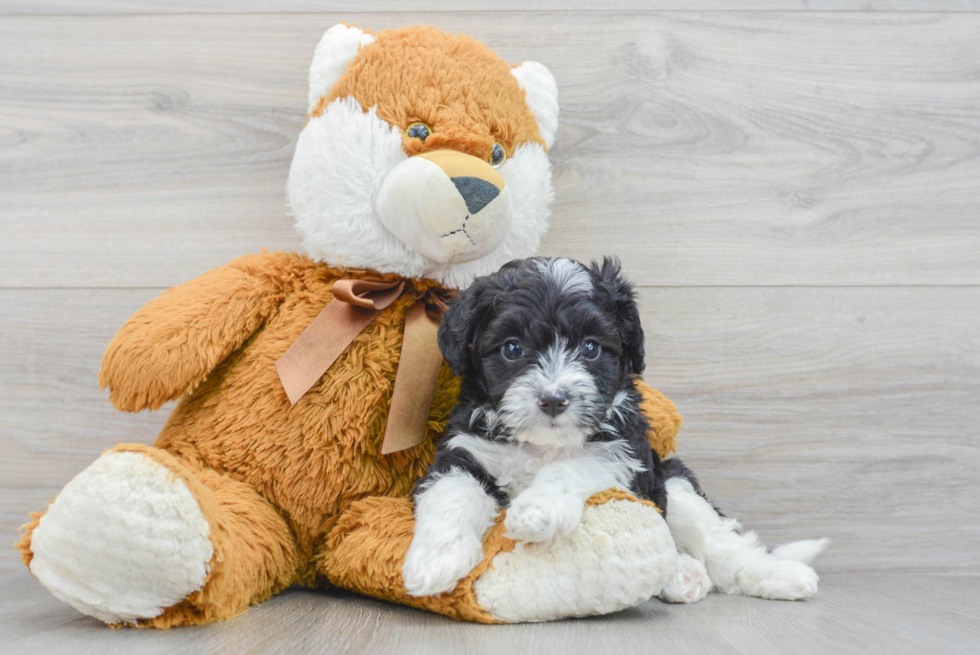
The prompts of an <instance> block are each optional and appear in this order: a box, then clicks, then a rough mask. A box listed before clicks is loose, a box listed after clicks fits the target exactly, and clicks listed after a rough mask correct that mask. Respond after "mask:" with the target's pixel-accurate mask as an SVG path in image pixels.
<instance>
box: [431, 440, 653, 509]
mask: <svg viewBox="0 0 980 655" xmlns="http://www.w3.org/2000/svg"><path fill="white" fill-rule="evenodd" d="M446 446H447V447H448V448H452V449H461V450H465V451H466V452H468V453H469V454H470V455H471V456H472V457H473V458H474V459H475V460H476V461H477V462H478V463H479V464H480V466H482V467H483V470H485V471H486V472H487V474H488V475H490V477H492V478H494V480H495V481H496V483H497V486H498V487H500V488H501V489H503V490H504V491H505V492H506V493H507V495H508V496H510V497H511V498H513V497H515V496H517V495H518V494H520V493H521V492H522V491H524V490H525V489H527V488H528V487H530V486H531V484H532V483H533V482H534V478H535V476H536V475H537V474H538V472H539V471H540V470H541V469H542V468H544V467H545V466H547V465H548V464H553V463H555V462H561V461H566V460H572V459H585V458H587V459H596V460H600V461H602V462H604V463H606V464H608V465H610V466H611V467H612V469H613V470H614V472H615V477H616V478H617V480H618V482H619V483H620V485H621V486H622V487H623V488H628V486H629V483H630V481H631V480H632V478H633V475H634V474H635V473H636V472H637V471H641V470H643V466H642V464H640V462H638V461H637V460H636V459H635V458H633V456H632V455H631V453H630V452H629V446H628V445H627V444H626V443H625V442H622V441H614V442H608V443H606V442H597V443H585V444H582V445H580V446H568V447H548V446H539V445H535V444H529V443H515V442H497V441H488V440H486V439H481V438H479V437H476V436H474V435H472V434H466V433H461V434H457V435H455V436H453V437H450V438H449V440H448V441H447V442H446Z"/></svg>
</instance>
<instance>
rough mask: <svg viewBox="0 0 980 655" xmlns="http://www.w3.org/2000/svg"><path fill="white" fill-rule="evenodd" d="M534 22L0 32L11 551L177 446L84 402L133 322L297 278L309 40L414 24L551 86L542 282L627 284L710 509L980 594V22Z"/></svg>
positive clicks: (457, 6) (702, 12) (3, 387)
mask: <svg viewBox="0 0 980 655" xmlns="http://www.w3.org/2000/svg"><path fill="white" fill-rule="evenodd" d="M527 4H528V3H524V2H502V3H495V11H492V12H479V11H474V10H472V8H473V7H476V6H478V5H477V3H466V2H450V1H448V0H446V1H441V0H429V1H423V2H421V3H415V5H416V6H417V8H418V9H419V11H420V12H421V13H414V14H409V13H390V10H397V9H398V8H399V7H400V6H402V3H396V2H394V1H393V0H392V1H385V2H379V3H372V5H371V9H370V10H365V11H362V12H361V13H358V12H351V11H342V9H343V4H342V3H322V2H310V1H305V0H290V1H289V2H283V3H276V4H275V5H273V4H272V3H265V2H260V1H259V0H249V1H247V2H236V3H232V2H228V1H221V0H209V1H207V2H193V3H191V2H173V3H169V4H166V5H164V4H161V3H159V2H153V1H151V0H129V1H125V0H118V1H111V0H87V1H84V2H71V3H68V2H63V1H58V0H38V1H36V2H32V3H23V2H19V3H15V2H10V1H7V0H0V544H7V543H10V542H12V541H13V540H14V539H15V530H16V526H17V525H19V524H20V523H21V522H22V521H23V519H24V517H25V516H26V514H27V512H29V511H32V510H37V509H40V508H42V507H43V505H44V503H45V502H47V501H48V500H50V498H51V497H52V496H53V495H54V494H55V493H56V492H57V491H58V489H59V488H60V487H61V486H62V485H63V484H64V483H65V482H66V481H67V480H68V479H69V478H70V477H71V476H72V475H73V474H74V473H76V472H78V471H79V470H81V469H82V468H83V467H84V466H85V465H86V464H87V463H88V462H90V461H91V460H92V459H94V458H95V457H96V456H97V454H98V453H99V451H100V450H102V449H104V448H107V447H109V446H111V445H113V444H114V443H117V442H119V441H144V442H150V441H152V439H153V437H154V435H155V432H156V431H157V430H158V429H159V427H160V426H161V425H162V423H163V421H164V420H165V418H166V414H167V412H168V408H165V409H163V410H161V411H160V412H158V413H155V414H144V415H123V414H117V413H115V412H114V411H113V410H112V408H111V406H110V405H109V404H108V402H107V401H106V398H105V394H103V393H101V392H100V391H99V390H98V388H97V384H96V379H95V377H96V372H97V370H98V365H99V360H100V357H101V354H102V351H103V350H104V348H105V346H106V344H107V343H108V341H109V339H111V337H112V335H113V334H114V332H115V330H116V329H118V327H119V326H120V325H121V324H122V323H123V322H124V321H125V319H126V318H127V317H128V316H129V315H130V314H131V313H132V312H134V311H135V310H136V309H138V308H139V307H140V306H141V305H142V304H143V303H145V302H146V301H147V300H149V299H150V298H153V297H155V296H156V295H158V294H159V293H160V292H161V291H162V290H163V289H164V288H166V287H169V286H172V285H176V284H179V283H181V282H183V281H185V280H187V279H189V278H191V277H194V276H196V275H198V274H200V273H202V272H203V271H205V270H207V269H209V268H212V267H214V266H219V265H221V264H224V263H226V262H227V261H228V260H230V259H232V258H234V257H236V256H238V255H241V254H243V253H245V252H252V251H257V250H259V249H260V248H262V247H268V248H270V249H276V248H283V249H295V248H298V247H299V241H298V238H297V237H296V236H295V234H294V233H293V231H292V226H291V223H290V219H289V218H288V216H287V215H286V208H285V201H284V186H285V179H286V174H287V171H288V168H289V160H290V157H291V154H292V149H293V147H294V144H295V140H296V135H297V134H298V133H299V130H300V129H301V127H302V124H303V120H304V115H303V114H304V107H305V94H306V89H305V78H306V73H307V70H308V65H309V59H310V56H311V54H312V50H313V47H314V45H315V44H316V42H317V40H318V38H319V36H320V34H322V32H323V31H324V30H325V29H326V28H327V27H329V26H330V25H332V24H334V23H336V22H338V21H340V20H345V21H356V22H357V23H359V24H360V25H362V26H365V27H371V28H372V29H383V28H386V27H394V26H401V25H406V24H412V23H416V22H425V23H432V24H437V25H439V26H441V27H443V28H445V29H447V30H451V31H464V32H467V33H469V34H472V35H474V36H476V37H477V38H479V39H481V40H483V41H485V42H486V43H488V44H489V45H491V46H492V47H493V48H494V49H495V50H496V51H497V52H499V53H500V54H501V55H502V56H504V57H506V58H507V59H508V60H510V61H512V62H519V61H521V60H523V59H535V60H538V61H541V62H543V63H545V64H546V65H547V66H549V68H550V69H551V70H552V72H553V73H554V74H555V76H556V78H557V80H558V85H559V89H560V93H561V103H562V126H561V129H560V131H559V135H558V142H557V144H556V147H555V148H554V149H553V152H552V155H553V161H554V165H555V172H556V180H555V187H556V195H557V201H556V204H555V217H554V220H553V227H552V230H551V232H550V233H549V235H548V236H547V238H546V239H545V246H544V251H545V253H546V254H556V255H557V254H562V255H569V256H573V257H578V258H583V259H584V258H590V257H596V256H601V255H602V254H607V253H616V254H619V255H620V256H621V257H622V258H623V260H624V262H625V263H626V265H627V267H628V269H629V270H630V272H631V273H632V275H633V276H634V277H635V278H636V279H637V280H638V281H639V282H640V284H641V293H642V299H643V308H644V319H645V325H646V328H647V334H648V338H647V341H648V343H647V345H648V351H649V353H650V356H649V362H648V364H649V369H648V374H647V378H648V380H649V381H650V382H651V383H653V384H655V385H656V386H659V387H660V388H661V389H663V390H664V391H665V392H666V393H667V394H668V395H669V396H670V397H671V398H673V399H674V400H675V401H676V402H677V403H678V405H679V407H680V409H681V411H682V412H683V413H684V415H685V418H686V423H685V429H684V431H683V433H682V439H681V448H682V451H681V454H682V455H684V456H685V457H686V458H687V460H688V461H689V463H690V464H691V465H692V466H693V467H694V468H695V470H697V471H698V472H699V473H700V475H701V477H702V481H703V483H704V486H705V487H706V489H707V490H708V491H709V493H710V494H711V495H712V496H713V497H714V498H715V499H716V501H717V502H718V504H719V505H720V506H721V507H723V508H725V509H727V510H728V511H729V512H730V513H732V514H734V515H736V516H738V517H740V518H741V519H742V520H743V523H744V524H746V525H747V526H748V527H751V528H754V529H757V530H758V531H759V532H760V533H761V534H762V535H763V536H764V537H765V538H766V539H767V540H770V541H773V542H775V541H779V540H783V539H790V538H794V537H803V536H829V537H831V538H833V539H834V545H833V547H832V548H831V550H830V551H828V553H827V554H826V556H825V558H824V559H823V564H822V567H821V569H822V570H824V571H852V570H871V569H875V570H921V571H936V572H951V571H962V572H971V573H978V572H980V548H978V545H980V509H978V504H977V503H976V500H975V499H976V497H977V492H980V439H978V430H980V429H978V426H980V38H978V36H977V35H978V34H980V13H973V12H972V11H970V10H975V9H978V8H980V4H978V3H976V2H971V1H969V0H962V1H957V0H943V1H938V2H926V1H924V0H892V1H880V2H879V1H874V2H852V1H850V0H827V1H824V2H818V1H817V0H811V1H809V2H808V1H807V0H735V1H732V2H727V1H726V2H722V1H721V0H715V1H712V0H697V1H694V2H681V1H673V2H652V3H651V2H644V3H640V2H636V1H635V0H634V1H629V0H615V1H611V2H607V3H603V7H604V9H603V10H601V11H600V10H596V9H594V6H595V5H594V3H585V2H570V3H569V2H561V3H559V2H551V3H545V4H538V5H536V9H539V11H522V9H523V8H524V7H525V6H527ZM641 5H642V7H641ZM569 7H571V8H574V10H570V9H569ZM540 9H544V11H540ZM578 9H581V10H578ZM311 11H315V12H319V13H303V12H311ZM2 535H6V537H4V536H2ZM15 562H16V555H15V553H14V552H13V551H12V550H11V549H10V548H0V571H2V570H3V569H6V568H9V567H12V566H15V565H16V564H15Z"/></svg>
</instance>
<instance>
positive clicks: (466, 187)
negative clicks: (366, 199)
mask: <svg viewBox="0 0 980 655" xmlns="http://www.w3.org/2000/svg"><path fill="white" fill-rule="evenodd" d="M375 210H376V211H377V214H378V217H379V218H380V219H381V222H382V224H383V225H384V226H385V227H386V228H387V229H388V230H389V231H391V233H392V234H394V235H395V236H396V237H398V238H399V239H400V240H401V241H403V242H404V243H405V244H406V245H408V246H409V247H411V248H412V249H413V250H415V251H417V252H419V253H421V254H422V255H424V256H425V257H427V258H428V259H430V260H432V261H434V262H437V263H440V264H457V263H462V262H468V261H472V260H474V259H479V258H480V257H483V256H485V255H488V254H489V253H491V252H493V251H494V250H496V249H497V247H499V246H500V244H501V242H502V241H503V240H504V237H505V236H506V235H507V232H508V231H509V230H510V222H511V214H512V204H511V197H510V190H509V189H508V187H507V184H506V182H505V181H504V178H503V176H502V175H501V174H500V173H499V172H497V170H496V169H494V168H493V167H491V166H490V165H489V164H488V163H487V162H485V161H483V160H481V159H478V158H476V157H473V156H472V155H467V154H465V153H462V152H457V151H455V150H436V151H432V152H427V153H423V154H421V155H416V156H414V157H409V158H408V159H406V160H405V161H403V162H402V163H400V164H398V165H397V166H395V168H393V169H392V170H391V172H390V173H388V175H387V176H386V177H385V179H384V181H383V182H382V184H381V189H380V190H379V192H378V196H377V200H376V201H375Z"/></svg>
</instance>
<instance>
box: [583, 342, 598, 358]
mask: <svg viewBox="0 0 980 655" xmlns="http://www.w3.org/2000/svg"><path fill="white" fill-rule="evenodd" d="M601 352H602V346H600V345H599V342H598V341H596V340H595V339H586V340H585V341H583V342H582V356H583V357H585V358H586V359H596V358H597V357H598V356H599V353H601Z"/></svg>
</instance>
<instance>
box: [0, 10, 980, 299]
mask: <svg viewBox="0 0 980 655" xmlns="http://www.w3.org/2000/svg"><path fill="white" fill-rule="evenodd" d="M596 16H597V15H596V14H594V13H588V12H585V13H569V14H562V16H561V20H555V17H554V15H552V14H548V13H541V14H528V15H525V14H512V13H491V14H478V13H473V12H464V13H445V14H439V15H432V16H431V18H432V20H433V22H438V23H439V24H440V25H441V26H443V27H444V28H446V29H448V30H451V31H465V32H468V33H471V34H473V35H474V36H476V37H478V38H480V39H482V40H484V41H485V42H487V43H489V44H491V45H492V46H493V47H494V48H495V49H497V51H498V52H500V53H501V54H502V55H504V56H505V57H507V58H509V59H510V60H513V61H519V60H521V59H523V58H528V59H537V60H540V61H542V62H544V63H545V64H547V65H548V66H550V67H551V68H552V70H553V71H554V73H555V75H556V77H557V79H558V82H559V87H560V90H561V97H562V102H563V110H562V116H563V123H562V127H561V131H560V134H559V137H558V143H557V146H556V148H555V149H554V152H553V155H554V160H555V166H556V173H557V177H556V194H557V198H558V200H557V203H556V208H555V209H556V218H555V220H554V226H555V229H554V230H553V231H552V232H551V233H550V234H549V235H548V236H547V238H546V240H545V243H544V249H545V252H547V253H551V254H565V255H572V256H575V257H579V258H585V257H590V256H595V255H599V254H603V253H610V252H618V253H619V254H620V255H622V256H623V258H624V259H625V261H626V262H627V263H628V264H629V265H630V267H631V268H632V269H633V270H634V271H636V274H637V276H638V278H639V279H641V280H642V281H643V282H644V283H647V284H658V285H667V286H672V285H677V286H683V285H740V284H753V285H757V284H792V285H853V284H876V285H921V284H978V283H980V258H978V257H977V256H976V253H977V252H980V223H978V222H977V221H976V215H977V212H978V210H980V185H977V184H976V179H978V177H980V156H978V155H980V138H978V136H977V135H978V134H980V85H978V84H977V82H978V78H977V70H980V40H978V39H977V38H976V34H977V33H978V31H980V17H977V16H974V15H970V14H961V15H940V14H901V13H899V14H893V13H835V12H827V13H819V12H818V13H793V12H789V13H768V12H758V13H753V12H747V13H727V12H689V13H685V12H678V13H665V14H650V13H607V14H601V16H602V18H601V24H602V29H597V28H596V25H597V23H596V20H597V17H596ZM342 18H346V19H358V20H359V21H360V23H361V24H363V25H365V26H368V27H373V28H379V29H380V28H385V27H389V26H398V25H405V24H411V23H413V22H417V21H418V20H419V16H418V15H415V14H363V15H358V14H355V15H350V14H347V15H341V14H329V15H316V16H312V15H244V16H243V15H221V16H210V15H200V16H179V15H178V16H147V17H132V16H130V17H98V18H84V17H72V18H63V17H62V18H59V17H53V18H9V17H8V18H5V19H3V20H2V21H0V126H2V129H0V216H2V219H0V286H8V287H9V286H14V287H52V286H137V287H157V286H170V285H173V284H177V283H179V282H181V281H183V280H185V279H187V278H189V277H192V276H194V275H197V274H199V273H200V272H202V271H204V270H206V269H208V268H210V267H213V266H217V265H220V264H222V263H224V262H227V261H228V260H230V259H232V258H233V257H235V256H238V255H240V254H242V253H244V252H248V251H255V250H257V249H259V248H261V247H263V246H266V247H270V248H296V247H297V246H298V239H297V238H296V236H295V235H294V234H293V232H292V228H291V225H290V222H289V220H288V218H286V216H285V212H284V202H283V193H282V190H283V187H284V183H285V178H286V173H287V171H288V165H289V159H290V157H291V153H292V149H293V144H294V143H295V138H296V134H297V133H298V131H299V129H300V128H301V126H302V123H303V115H302V112H303V107H304V97H305V90H304V79H305V77H306V71H307V67H308V64H309V57H310V54H311V51H312V49H313V45H314V44H315V43H316V41H317V38H318V37H319V35H320V34H321V33H322V31H323V30H324V29H325V28H326V27H328V26H329V25H331V24H333V23H334V22H336V21H338V20H340V19H342ZM426 18H429V16H428V15H426ZM625 235H629V238H625Z"/></svg>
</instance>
